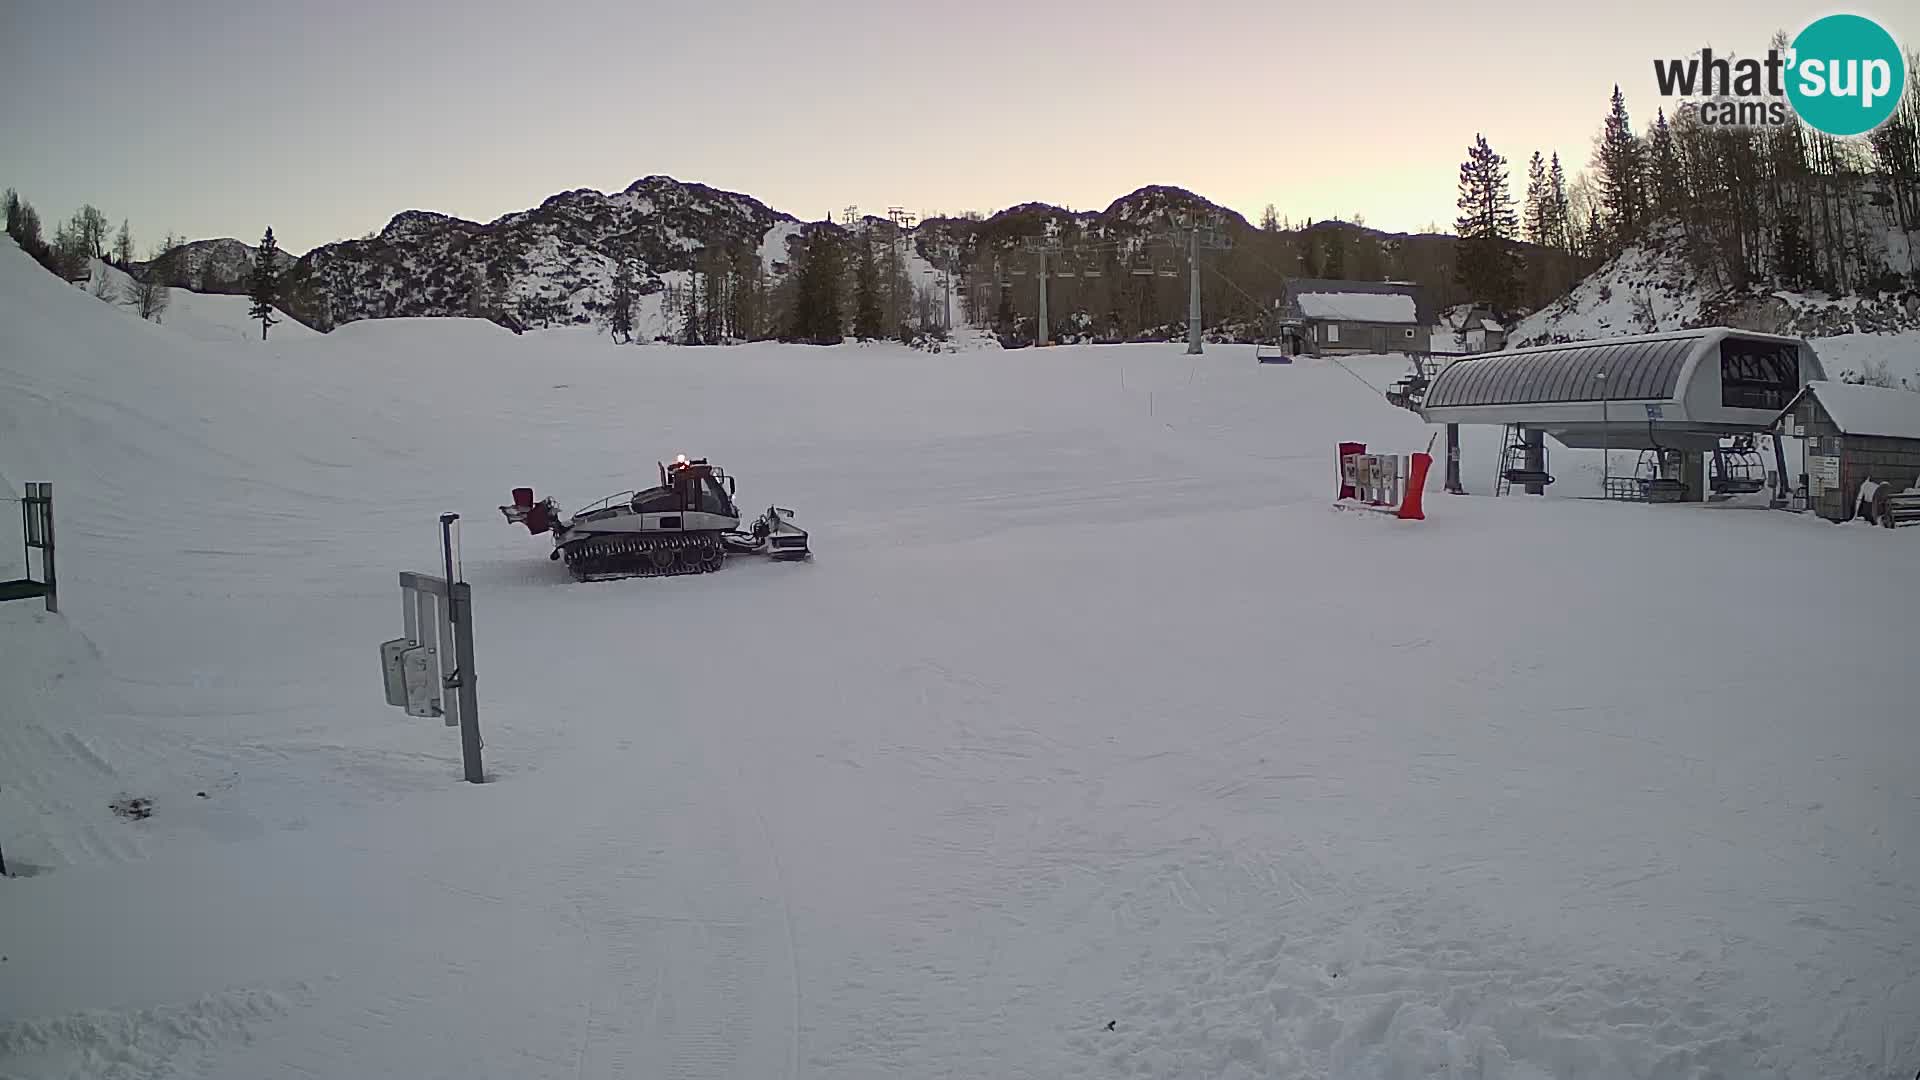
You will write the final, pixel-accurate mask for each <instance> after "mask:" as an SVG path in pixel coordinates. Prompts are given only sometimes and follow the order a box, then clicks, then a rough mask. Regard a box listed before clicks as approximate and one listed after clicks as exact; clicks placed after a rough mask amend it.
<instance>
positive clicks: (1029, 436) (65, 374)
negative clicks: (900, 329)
mask: <svg viewBox="0 0 1920 1080" xmlns="http://www.w3.org/2000/svg"><path fill="white" fill-rule="evenodd" d="M193 306H194V315H195V317H196V318H197V319H199V320H200V322H199V323H198V324H197V325H198V328H197V329H196V328H195V326H194V325H188V322H189V321H188V320H187V319H186V318H185V309H182V310H183V314H182V318H181V319H180V321H179V322H177V323H176V322H171V321H170V322H169V323H168V324H166V325H162V326H157V327H156V326H154V325H152V324H146V323H142V322H141V321H140V320H138V319H137V318H134V317H133V316H132V315H130V314H128V313H126V312H125V311H124V310H122V311H115V310H113V309H111V308H109V307H108V306H106V305H103V304H101V303H100V302H99V301H97V300H95V299H93V298H91V297H89V296H87V295H86V294H85V293H84V292H83V291H82V290H79V289H76V288H73V287H72V286H69V285H65V284H63V283H61V282H59V281H57V280H55V279H54V278H53V277H52V276H50V275H47V274H45V273H44V272H42V271H41V270H39V269H38V268H37V267H35V266H33V265H32V264H31V263H30V262H29V261H28V260H27V259H26V258H25V257H24V256H22V255H21V254H20V253H19V252H18V251H17V250H15V249H14V248H13V247H11V246H10V245H8V246H4V247H0V474H3V475H4V479H5V481H6V483H7V484H8V485H9V487H10V489H11V490H12V491H16V492H17V490H18V488H19V486H20V485H21V484H22V483H24V482H26V481H28V480H42V479H45V480H52V481H54V482H55V484H56V491H57V498H58V510H59V513H60V521H59V536H60V540H61V544H62V551H61V566H62V570H63V575H62V576H63V588H62V609H63V610H62V613H61V614H60V615H58V616H50V615H47V614H45V613H44V612H42V611H40V610H39V608H38V607H37V606H35V605H32V604H27V603H18V604H9V605H5V607H4V608H0V646H4V647H0V846H3V847H4V851H5V854H6V856H7V858H8V861H9V863H10V864H11V865H14V866H15V867H16V868H19V869H23V870H25V871H27V873H28V876H24V877H20V878H17V879H12V880H0V956H4V957H5V959H4V960H0V1076H4V1077H9V1078H12V1077H21V1078H25V1077H33V1078H41V1077H67V1076H88V1077H92V1076H143V1077H144V1076H198V1077H214V1078H254V1077H261V1076H300V1075H313V1076H343V1077H344V1076H420V1077H441V1076H444V1077H453V1076H460V1077H581V1076H585V1077H642V1076H645V1077H668V1078H683V1077H684V1078H695V1077H701V1078H706V1077H753V1078H769V1077H802V1076H804V1077H818V1078H825V1077H834V1078H854V1080H878V1078H882V1077H886V1078H894V1077H906V1076H911V1077H988V1076H990V1077H1035V1078H1040V1077H1046V1078H1053V1077H1088V1078H1093V1077H1099V1078H1108V1077H1117V1076H1138V1077H1156V1078H1174V1077H1198V1076H1206V1077H1223V1078H1236V1080H1239V1078H1247V1077H1329V1076H1337V1077H1368V1078H1375V1077H1409V1076H1448V1077H1501V1078H1509V1080H1517V1078H1529V1080H1537V1078H1542V1077H1696V1076H1697V1077H1706V1076H1741V1077H1747V1076H1767V1077H1794V1078H1809V1080H1811V1078H1816V1077H1818V1078H1827V1077H1839V1076H1849V1077H1852V1076H1889V1075H1910V1074H1911V1072H1912V1070H1913V1069H1915V1068H1920V1025H1916V1024H1915V1022H1914V1018H1915V1017H1916V1016H1920V953H1917V952H1916V945H1915V942H1916V938H1917V937H1920V861H1917V859H1920V856H1917V855H1916V852H1920V794H1916V789H1915V786H1914V784H1913V776H1912V772H1913V763H1914V762H1915V761H1916V760H1920V729H1916V727H1915V725H1914V723H1913V716H1912V700H1913V699H1912V694H1911V690H1910V685H1911V669H1912V656H1913V653H1912V643H1911V639H1910V637H1901V636H1900V635H1898V634H1896V633H1894V632H1892V631H1893V628H1895V627H1898V626H1902V625H1908V624H1910V621H1911V617H1912V614H1911V613H1912V611H1913V604H1914V601H1915V599H1916V590H1915V587H1914V586H1913V584H1912V583H1913V582H1914V580H1915V579H1914V576H1913V567H1914V565H1915V564H1914V558H1915V552H1916V548H1915V541H1916V540H1920V535H1916V533H1915V531H1914V530H1901V531H1897V532H1889V531H1886V530H1881V529H1872V528H1867V527H1865V526H1860V527H1836V526H1831V525H1826V524H1823V523H1818V522H1815V521H1811V520H1809V519H1808V518H1806V517H1800V516H1792V515H1785V514H1773V513H1766V512H1762V511H1756V510H1752V509H1750V508H1747V507H1743V506H1734V505H1729V506H1723V507H1650V506H1632V505H1613V504H1603V503H1598V502H1592V501H1584V500H1579V499H1574V498H1567V497H1564V496H1561V495H1556V496H1555V497H1552V498H1547V499H1533V500H1528V499H1520V498H1514V499H1501V500H1492V499H1487V498H1464V499H1463V498H1450V497H1445V496H1442V495H1439V494H1437V493H1435V494H1431V495H1429V510H1430V518H1429V520H1427V521H1425V522H1419V523H1403V522H1395V521H1390V520H1384V519H1377V518H1374V517H1371V516H1367V515H1355V514H1341V513H1337V512H1334V511H1332V510H1331V509H1329V507H1328V505H1327V504H1328V500H1329V496H1330V495H1331V493H1332V481H1333V474H1334V469H1333V460H1332V451H1333V446H1334V444H1335V443H1336V442H1337V441H1339V440H1342V439H1358V440H1362V441H1365V442H1368V443H1369V444H1370V445H1371V446H1373V447H1376V448H1380V449H1391V450H1399V451H1402V452H1407V451H1413V450H1418V449H1421V448H1422V447H1424V446H1425V445H1426V443H1427V440H1428V437H1429V436H1430V434H1431V432H1430V431H1429V430H1428V429H1427V428H1426V427H1424V426H1423V425H1422V424H1421V423H1420V422H1419V420H1418V419H1417V418H1416V417H1414V416H1412V415H1411V414H1409V413H1406V412H1404V411H1401V410H1396V409H1394V408H1392V407H1390V406H1388V405H1386V404H1385V403H1384V402H1383V401H1382V400H1381V398H1380V396H1379V394H1378V393H1377V392H1376V389H1375V388H1377V387H1379V386H1384V385H1385V384H1386V383H1387V382H1388V381H1390V380H1391V379H1393V378H1394V377H1396V376H1397V375H1398V374H1399V372H1400V368H1401V365H1402V361H1400V360H1398V359H1395V358H1379V357H1376V358H1356V359H1353V360H1349V361H1346V362H1345V363H1344V364H1334V363H1314V362H1304V363H1300V364H1296V365H1293V366H1291V367H1276V366H1261V365H1257V364H1255V363H1254V362H1253V357H1252V354H1251V349H1250V348H1244V347H1241V348H1236V347H1228V346H1213V347H1209V349H1208V351H1207V353H1206V354H1205V355H1204V356H1202V357H1199V358H1190V357H1186V356H1184V355H1182V346H1181V345H1178V344H1173V345H1164V346H1124V347H1106V348H1094V347H1088V348H1059V349H1052V350H1046V351H1043V352H1035V351H1032V350H1022V351H1015V352H1001V351H998V350H979V351H974V352H965V353H961V354H952V355H929V354H923V353H916V352H912V351H908V350H904V349H899V348H892V347H883V346H873V347H857V346H846V347H841V348H836V349H827V350H821V349H811V348H805V347H785V346H774V345H767V346H751V347H739V348H731V349H675V348H666V347H614V346H611V345H609V344H608V343H607V341H606V339H605V338H604V337H602V336H596V335H594V334H592V333H590V332H587V331H585V330H579V331H575V330H566V331H554V332H548V333H529V334H526V335H524V336H515V335H513V334H511V333H508V332H506V331H502V330H499V329H498V328H496V327H493V326H491V325H489V324H485V323H481V322H474V321H466V320H396V321H390V322H362V323H355V324H352V325H349V326H346V327H343V328H342V329H340V330H338V331H336V332H335V333H333V334H330V335H324V336H322V335H311V334H302V333H299V332H297V328H291V329H292V332H289V331H290V328H289V327H287V326H282V327H279V328H276V329H275V331H274V336H273V338H272V340H270V341H269V342H267V343H266V344H264V345H262V344H261V343H260V342H259V341H258V340H257V331H256V333H255V334H254V335H253V339H252V340H249V339H248V337H247V335H246V333H245V331H246V330H247V327H248V325H249V324H246V323H244V321H241V316H243V315H244V308H241V309H240V310H239V311H238V312H237V313H236V312H227V311H224V310H223V309H218V308H217V307H214V306H209V307H207V308H206V310H204V311H202V310H200V307H199V305H193ZM223 320H226V321H224V322H223ZM223 325H224V326H225V327H226V328H227V329H228V330H232V331H235V332H234V333H232V334H226V333H223V332H215V330H217V329H218V328H219V327H221V326H223ZM1476 439H1478V436H1477V435H1476ZM1470 448H1471V449H1473V450H1474V452H1475V453H1476V454H1479V455H1480V457H1479V458H1478V459H1475V458H1473V457H1470V458H1469V462H1468V473H1469V483H1470V485H1471V484H1473V483H1474V478H1476V477H1488V476H1491V474H1492V470H1493V462H1492V457H1491V454H1492V453H1493V448H1494V440H1493V438H1492V437H1491V436H1488V437H1487V438H1486V439H1485V440H1482V441H1474V442H1471V443H1470ZM683 451H684V452H687V453H690V454H695V455H709V456H711V457H712V458H713V460H714V461H716V462H717V463H719V464H722V465H724V466H725V467H726V468H727V469H728V470H729V471H731V472H733V473H734V474H735V475H736V476H737V477H738V478H739V484H740V498H741V502H742V505H743V508H749V509H757V508H759V507H763V506H765V505H766V504H767V503H770V502H776V501H777V502H778V503H779V504H780V505H782V506H790V507H793V508H794V509H795V510H796V511H797V512H798V520H799V521H800V523H802V524H803V525H805V526H806V527H808V529H809V530H810V531H811V532H812V536H813V542H814V548H815V552H816V556H815V558H814V560H813V561H812V562H811V563H805V564H782V565H775V564H763V563H755V562H745V563H739V564H735V565H730V566H728V567H727V568H726V569H725V570H724V571H723V572H721V573H719V574H715V575H710V576H705V577H701V578H694V579H665V580H653V581H626V582H608V583H599V584H590V585H578V584H573V583H570V582H568V581H567V580H566V579H565V576H564V572H563V571H562V570H561V568H560V567H559V566H558V565H557V564H555V563H552V562H549V561H548V560H547V558H546V551H547V543H546V540H545V538H535V537H529V536H527V535H526V534H525V533H524V532H522V531H520V530H517V529H514V528H510V527H508V526H507V525H506V524H505V523H504V522H502V521H501V520H500V519H499V517H498V512H497V511H496V510H495V509H494V508H495V507H496V506H497V505H498V504H499V503H502V502H504V501H506V500H507V498H508V491H509V489H510V488H511V487H513V486H515V485H520V484H532V485H534V486H535V487H536V489H537V490H538V491H539V492H540V493H541V494H542V495H545V494H549V493H550V494H554V495H556V496H558V497H559V498H560V499H561V501H562V502H563V503H566V504H568V505H575V506H577V505H581V504H584V503H587V502H589V501H592V500H594V499H597V498H599V497H600V496H602V495H604V494H606V493H608V492H612V491H618V490H621V489H623V488H627V487H632V486H634V485H635V484H636V483H642V484H643V483H645V482H646V481H647V478H648V477H650V476H651V475H652V474H653V469H654V462H655V461H656V460H658V459H660V458H662V457H666V456H669V455H672V454H674V453H677V452H683ZM1555 460H1556V462H1560V461H1563V460H1564V461H1567V462H1568V463H1569V464H1568V465H1566V466H1564V467H1563V468H1566V469H1572V468H1575V467H1584V466H1582V465H1580V462H1581V461H1582V460H1583V459H1581V458H1580V457H1579V456H1578V455H1571V454H1570V452H1566V451H1557V452H1556V457H1555ZM1564 475H1566V474H1565V473H1563V476H1564ZM1435 482H1436V484H1437V482H1438V481H1437V477H1436V481H1435ZM1571 486H1572V485H1571V484H1570V483H1569V482H1567V481H1565V480H1563V482H1562V484H1559V485H1556V488H1569V487H1571ZM1485 487H1486V485H1485V482H1484V481H1481V482H1480V483H1479V488H1480V490H1485ZM445 510H455V511H458V512H460V513H462V514H463V515H464V522H463V552H462V555H463V564H464V569H465V574H466V576H467V578H468V579H469V580H470V581H471V582H472V583H473V585H474V589H475V595H476V617H477V638H478V643H477V644H478V676H479V680H480V682H479V692H480V698H481V702H482V724H483V727H484V730H485V735H486V740H487V746H486V756H487V762H488V766H489V768H490V770H491V771H492V772H493V773H494V776H495V779H494V782H493V783H490V784H488V785H485V786H482V787H478V788H476V787H472V786H469V785H465V784H462V783H460V782H459V779H458V778H459V752H458V744H457V739H456V738H455V736H454V734H453V733H452V732H450V731H449V730H447V729H446V728H444V727H442V726H440V725H439V724H438V723H437V722H432V721H419V720H408V719H406V718H405V717H403V716H402V715H400V713H399V710H396V709H392V708H389V707H388V706H386V705H385V704H383V702H382V700H381V695H380V688H379V686H378V682H377V671H376V653H375V647H376V645H377V644H378V643H379V642H380V641H381V640H383V639H385V638H388V637H392V636H395V635H396V634H397V633H398V631H399V610H398V609H399V603H398V598H397V596H396V593H397V589H396V587H395V580H394V574H395V572H396V571H398V570H401V569H418V570H426V571H432V570H433V569H434V568H435V567H436V565H437V557H438V556H437V526H436V519H437V516H438V515H439V514H440V513H441V512H442V511H445ZM7 548H11V541H10V540H9V541H8V542H7V543H6V544H4V545H0V549H7ZM8 557H9V558H17V556H13V555H10V556H8ZM1902 684H1906V685H1905V687H1903V685H1902ZM123 795H131V796H140V797H145V798H150V799H151V800H152V806H153V810H152V815H151V816H150V817H148V818H146V819H144V820H137V821H129V820H123V819H122V818H120V817H116V816H115V815H114V814H112V813H111V812H110V811H109V810H108V808H107V804H108V803H109V802H111V801H113V800H114V799H116V798H119V797H121V796H123Z"/></svg>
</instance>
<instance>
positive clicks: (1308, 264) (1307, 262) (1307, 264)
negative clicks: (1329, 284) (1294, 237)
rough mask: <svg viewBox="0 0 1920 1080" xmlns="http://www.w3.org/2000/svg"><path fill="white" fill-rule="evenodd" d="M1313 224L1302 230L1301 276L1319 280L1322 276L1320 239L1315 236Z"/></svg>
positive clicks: (1310, 223)
mask: <svg viewBox="0 0 1920 1080" xmlns="http://www.w3.org/2000/svg"><path fill="white" fill-rule="evenodd" d="M1312 229H1313V222H1311V221H1309V222H1307V224H1306V227H1305V228H1303V229H1301V230H1300V276H1301V277H1308V278H1317V277H1319V276H1320V238H1319V237H1318V236H1316V235H1314V233H1313V231H1312Z"/></svg>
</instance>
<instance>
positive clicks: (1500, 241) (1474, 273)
mask: <svg viewBox="0 0 1920 1080" xmlns="http://www.w3.org/2000/svg"><path fill="white" fill-rule="evenodd" d="M1506 166H1507V159H1506V158H1504V157H1501V156H1500V155H1499V154H1497V153H1494V151H1493V148H1492V147H1491V146H1488V145H1487V139H1486V136H1484V135H1475V136H1474V142H1473V145H1472V146H1471V147H1469V148H1468V150H1467V159H1466V160H1465V161H1464V162H1462V163H1461V165H1460V197H1459V204H1458V205H1459V208H1460V216H1459V217H1458V218H1456V219H1455V220H1454V227H1455V230H1456V231H1457V232H1458V233H1459V239H1458V240H1456V241H1455V242H1454V264H1453V276H1454V283H1455V284H1456V285H1458V286H1460V288H1462V289H1463V290H1465V291H1466V294H1467V298H1468V299H1469V300H1472V301H1475V302H1477V303H1483V304H1486V305H1487V306H1488V307H1490V308H1492V309H1493V310H1494V311H1495V312H1497V313H1498V314H1499V315H1500V316H1502V317H1504V316H1505V315H1506V314H1507V313H1509V312H1511V311H1512V310H1513V309H1514V307H1515V306H1516V305H1517V304H1518V303H1519V297H1520V282H1519V267H1518V266H1517V265H1516V263H1517V260H1516V258H1515V254H1514V251H1513V234H1514V230H1515V229H1517V228H1518V227H1519V220H1518V218H1517V216H1516V215H1515V213H1514V209H1513V195H1512V194H1511V193H1510V192H1509V191H1508V189H1507V168H1506Z"/></svg>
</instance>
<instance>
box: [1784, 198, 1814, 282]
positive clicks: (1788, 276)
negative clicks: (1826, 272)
mask: <svg viewBox="0 0 1920 1080" xmlns="http://www.w3.org/2000/svg"><path fill="white" fill-rule="evenodd" d="M1773 267H1774V274H1775V276H1776V277H1777V278H1778V279H1779V282H1780V286H1781V287H1782V288H1786V289H1792V290H1794V291H1796V292H1799V291H1804V290H1806V289H1810V288H1813V287H1814V285H1815V284H1816V282H1817V279H1818V278H1819V271H1818V269H1817V268H1816V267H1815V266H1814V262H1813V249H1812V248H1811V247H1809V246H1808V245H1807V239H1806V236H1805V235H1804V234H1803V233H1802V232H1801V231H1800V215H1799V213H1798V212H1797V211H1795V210H1794V209H1793V207H1791V206H1788V207H1783V208H1782V209H1781V211H1780V220H1779V221H1778V223H1776V225H1775V227H1774V251H1773Z"/></svg>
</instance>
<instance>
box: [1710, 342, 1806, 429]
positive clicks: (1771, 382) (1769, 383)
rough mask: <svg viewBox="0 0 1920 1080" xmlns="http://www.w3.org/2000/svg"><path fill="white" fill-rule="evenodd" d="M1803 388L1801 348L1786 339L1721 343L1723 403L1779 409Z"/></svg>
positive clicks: (1751, 407)
mask: <svg viewBox="0 0 1920 1080" xmlns="http://www.w3.org/2000/svg"><path fill="white" fill-rule="evenodd" d="M1799 389H1800V350H1799V348H1798V347H1797V346H1794V345H1790V344H1788V343H1786V342H1782V341H1752V340H1744V341H1743V340H1741V339H1739V338H1728V339H1726V340H1725V341H1722V342H1721V343H1720V404H1721V405H1723V406H1725V407H1726V408H1729V409H1771V410H1775V411H1778V410H1780V409H1784V408H1786V407H1787V402H1788V401H1790V400H1792V398H1793V395H1794V393H1795V392H1796V391H1798V390H1799Z"/></svg>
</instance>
